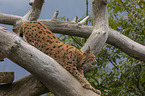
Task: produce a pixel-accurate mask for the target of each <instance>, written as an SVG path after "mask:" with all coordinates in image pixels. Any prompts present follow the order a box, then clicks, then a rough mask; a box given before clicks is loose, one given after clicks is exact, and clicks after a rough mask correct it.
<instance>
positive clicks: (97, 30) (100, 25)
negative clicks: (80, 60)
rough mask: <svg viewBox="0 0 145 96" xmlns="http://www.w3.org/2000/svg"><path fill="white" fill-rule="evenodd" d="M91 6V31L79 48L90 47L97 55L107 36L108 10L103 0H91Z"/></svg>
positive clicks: (83, 49)
mask: <svg viewBox="0 0 145 96" xmlns="http://www.w3.org/2000/svg"><path fill="white" fill-rule="evenodd" d="M106 2H107V0H106ZM92 7H93V24H94V25H93V31H92V33H91V35H90V36H89V38H88V39H87V41H86V43H85V44H84V46H83V47H82V48H81V50H82V51H85V50H87V49H88V48H89V47H90V49H91V50H92V51H94V54H95V55H96V56H97V55H98V54H99V53H100V51H101V50H102V47H103V46H104V44H105V42H106V40H107V38H108V10H107V4H106V3H105V1H104V0H93V1H92Z"/></svg>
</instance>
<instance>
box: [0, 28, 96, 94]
mask: <svg viewBox="0 0 145 96" xmlns="http://www.w3.org/2000/svg"><path fill="white" fill-rule="evenodd" d="M0 34H1V35H0V42H1V43H0V50H1V52H2V53H3V54H4V55H5V56H6V57H7V58H9V59H10V60H12V61H13V62H15V63H16V64H18V65H20V66H21V67H23V68H25V69H26V70H27V71H29V72H30V73H31V74H32V75H34V76H35V77H36V78H37V79H38V80H40V81H41V82H42V83H43V84H44V85H45V86H46V87H47V88H48V89H49V90H51V92H53V93H54V94H55V95H56V96H97V94H96V93H94V92H93V91H91V90H87V89H85V88H83V87H82V86H81V84H80V83H79V81H78V80H76V79H75V78H74V77H73V76H72V75H71V74H70V73H69V72H68V71H66V70H65V69H64V68H63V67H62V66H61V65H59V64H58V63H57V62H56V61H55V60H53V59H52V58H51V57H49V56H47V55H46V54H44V53H42V52H41V51H39V50H38V49H36V48H35V47H33V46H31V45H29V44H28V43H26V42H24V41H23V40H22V39H21V38H20V37H18V36H17V35H16V34H14V33H12V32H9V31H2V30H0Z"/></svg>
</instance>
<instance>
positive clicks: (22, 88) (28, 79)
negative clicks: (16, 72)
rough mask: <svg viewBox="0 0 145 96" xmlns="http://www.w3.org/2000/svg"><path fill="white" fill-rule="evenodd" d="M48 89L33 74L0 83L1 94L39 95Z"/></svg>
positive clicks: (6, 95) (18, 95)
mask: <svg viewBox="0 0 145 96" xmlns="http://www.w3.org/2000/svg"><path fill="white" fill-rule="evenodd" d="M46 92H49V90H48V89H47V88H46V87H45V86H44V85H43V84H42V83H41V82H40V81H38V80H37V79H36V78H35V77H34V76H32V75H27V76H25V77H23V78H21V79H20V80H17V81H15V82H14V83H12V84H3V85H0V94H1V96H39V95H41V94H44V93H46Z"/></svg>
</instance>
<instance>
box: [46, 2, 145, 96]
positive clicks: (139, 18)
mask: <svg viewBox="0 0 145 96" xmlns="http://www.w3.org/2000/svg"><path fill="white" fill-rule="evenodd" d="M144 9H145V1H144V0H109V2H108V11H109V14H108V15H109V26H110V27H111V28H112V29H115V30H117V31H119V32H120V33H122V34H124V35H125V36H127V37H129V38H131V39H132V40H134V41H136V42H138V43H140V44H142V45H145V27H144V25H145V24H144V22H145V19H144V18H145V10H144ZM87 12H88V11H87ZM89 14H90V16H91V17H90V18H89V20H88V24H92V15H91V14H92V12H91V11H89ZM83 17H85V16H83ZM59 19H62V20H64V21H68V19H66V18H65V17H60V18H59ZM79 19H80V20H81V19H82V18H79ZM59 39H60V40H61V41H62V42H64V43H67V44H70V45H72V46H75V47H77V48H79V49H80V48H81V47H82V46H83V45H84V43H85V41H86V40H85V39H84V38H80V37H74V36H73V37H72V36H67V35H60V37H59ZM97 62H98V63H97V65H96V66H95V67H94V68H93V69H92V70H91V71H90V72H88V73H87V74H85V75H86V78H87V79H88V81H89V82H90V83H91V85H93V87H95V88H97V89H100V90H101V91H102V96H144V95H145V64H144V62H141V61H138V60H136V59H134V58H132V57H129V56H127V55H126V54H125V53H123V52H121V51H120V50H119V49H117V48H115V47H114V46H111V45H108V44H106V45H105V46H104V47H103V49H102V51H101V52H100V54H99V55H98V57H97ZM48 96H49V95H48Z"/></svg>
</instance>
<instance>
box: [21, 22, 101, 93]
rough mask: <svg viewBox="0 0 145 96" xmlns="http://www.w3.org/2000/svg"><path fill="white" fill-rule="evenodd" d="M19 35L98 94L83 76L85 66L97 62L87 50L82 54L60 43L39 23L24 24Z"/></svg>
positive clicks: (74, 48)
mask: <svg viewBox="0 0 145 96" xmlns="http://www.w3.org/2000/svg"><path fill="white" fill-rule="evenodd" d="M19 35H20V36H21V37H23V38H24V39H25V40H26V41H27V42H28V43H29V44H31V45H33V46H35V47H36V48H38V49H39V50H40V51H42V52H44V53H45V54H47V55H49V56H51V57H52V58H54V59H55V60H57V61H58V62H60V63H61V64H62V65H63V66H64V67H65V68H66V69H67V70H68V71H69V72H70V73H71V74H72V75H73V76H74V77H75V78H76V79H78V80H79V81H80V83H81V84H82V86H83V87H85V88H87V89H91V90H93V91H95V92H98V93H100V91H99V90H97V89H94V88H93V87H92V86H91V85H90V84H89V82H88V81H87V80H86V78H85V77H84V74H83V68H84V67H85V66H88V65H90V64H91V65H94V64H96V62H97V61H96V58H95V56H94V54H93V52H90V50H89V49H88V50H86V51H85V52H83V51H81V50H79V49H77V48H76V47H73V46H71V45H68V44H64V43H62V42H61V41H60V40H59V39H58V38H57V37H56V36H55V35H54V34H53V33H52V32H51V31H50V30H49V29H48V28H47V27H46V26H45V25H44V24H43V23H41V22H39V21H27V22H24V23H23V24H22V25H21V28H20V30H19Z"/></svg>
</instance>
